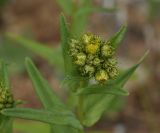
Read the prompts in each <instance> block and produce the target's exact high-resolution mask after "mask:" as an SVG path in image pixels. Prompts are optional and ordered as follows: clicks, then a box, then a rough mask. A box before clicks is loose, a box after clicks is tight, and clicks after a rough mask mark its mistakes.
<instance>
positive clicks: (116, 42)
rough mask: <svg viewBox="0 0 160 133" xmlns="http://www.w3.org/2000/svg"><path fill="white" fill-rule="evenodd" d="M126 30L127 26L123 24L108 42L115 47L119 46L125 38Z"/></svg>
mask: <svg viewBox="0 0 160 133" xmlns="http://www.w3.org/2000/svg"><path fill="white" fill-rule="evenodd" d="M126 30H127V26H126V25H124V26H122V27H121V28H120V30H119V31H118V32H117V33H116V34H115V35H114V36H113V37H111V38H110V39H109V40H108V42H110V44H111V45H112V46H113V47H115V48H117V47H118V46H119V44H120V43H121V41H122V40H123V38H124V35H125V33H126Z"/></svg>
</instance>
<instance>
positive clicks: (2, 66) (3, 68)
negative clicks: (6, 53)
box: [0, 60, 10, 89]
mask: <svg viewBox="0 0 160 133" xmlns="http://www.w3.org/2000/svg"><path fill="white" fill-rule="evenodd" d="M0 80H1V82H2V84H3V86H5V88H6V89H9V88H10V83H9V76H8V71H7V65H6V63H5V62H4V61H3V60H1V61H0Z"/></svg>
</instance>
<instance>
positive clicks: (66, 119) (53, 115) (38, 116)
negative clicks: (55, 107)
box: [1, 108, 82, 129]
mask: <svg viewBox="0 0 160 133" xmlns="http://www.w3.org/2000/svg"><path fill="white" fill-rule="evenodd" d="M1 113H2V114H4V115H7V116H10V117H17V118H22V119H28V120H36V121H40V122H45V123H49V124H57V125H67V126H72V127H74V128H77V129H82V126H81V124H80V122H79V121H78V120H76V119H75V118H74V117H72V116H71V115H68V114H65V113H63V112H57V111H55V112H54V111H48V110H38V109H27V108H12V109H4V110H2V112H1Z"/></svg>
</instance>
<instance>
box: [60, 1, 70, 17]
mask: <svg viewBox="0 0 160 133" xmlns="http://www.w3.org/2000/svg"><path fill="white" fill-rule="evenodd" d="M57 3H58V4H59V6H60V7H61V8H62V10H63V11H64V12H65V13H66V14H67V15H71V14H72V13H73V2H72V0H57Z"/></svg>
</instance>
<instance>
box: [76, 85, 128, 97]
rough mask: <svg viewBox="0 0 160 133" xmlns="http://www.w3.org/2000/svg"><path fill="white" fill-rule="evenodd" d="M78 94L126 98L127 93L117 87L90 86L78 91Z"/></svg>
mask: <svg viewBox="0 0 160 133" xmlns="http://www.w3.org/2000/svg"><path fill="white" fill-rule="evenodd" d="M77 93H78V94H112V95H121V96H128V95H129V93H128V91H126V90H124V89H122V88H121V87H119V86H107V85H99V84H98V85H90V86H88V87H85V88H81V89H79V91H78V92H77Z"/></svg>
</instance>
